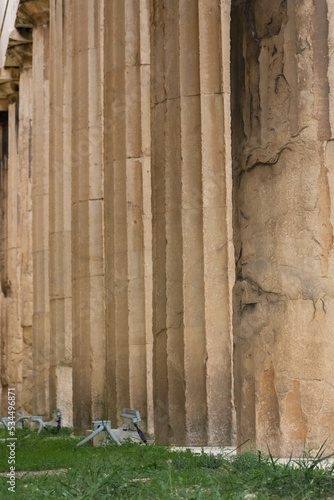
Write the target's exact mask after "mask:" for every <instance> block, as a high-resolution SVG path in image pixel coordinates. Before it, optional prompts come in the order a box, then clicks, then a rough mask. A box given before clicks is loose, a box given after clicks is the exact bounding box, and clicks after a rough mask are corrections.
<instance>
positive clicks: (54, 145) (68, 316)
mask: <svg viewBox="0 0 334 500" xmlns="http://www.w3.org/2000/svg"><path fill="white" fill-rule="evenodd" d="M71 25H72V18H71V5H70V2H63V1H60V0H52V1H51V2H50V324H51V331H50V405H51V407H52V408H61V409H62V411H63V418H64V425H69V426H71V425H72V418H73V417H72V413H73V408H72V280H71V258H72V256H71V133H72V127H71V125H72V124H71V113H72V110H71V96H72V92H71V83H72V61H71V55H72V54H71V50H72V43H71V38H72V33H71ZM52 408H51V409H52Z"/></svg>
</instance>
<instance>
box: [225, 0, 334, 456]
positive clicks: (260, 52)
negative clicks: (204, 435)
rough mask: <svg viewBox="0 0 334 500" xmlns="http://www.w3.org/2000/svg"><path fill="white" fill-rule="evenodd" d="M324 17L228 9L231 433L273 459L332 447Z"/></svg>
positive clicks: (295, 10) (288, 9)
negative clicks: (233, 266)
mask: <svg viewBox="0 0 334 500" xmlns="http://www.w3.org/2000/svg"><path fill="white" fill-rule="evenodd" d="M329 9H332V7H331V6H330V2H326V0H320V1H319V2H313V1H311V0H307V1H305V2H295V1H293V0H288V1H287V2H284V3H280V2H274V3H273V2H271V1H270V2H269V1H267V2H262V3H261V5H260V3H259V2H253V3H252V4H249V5H246V3H245V4H244V5H242V4H241V5H240V4H239V6H237V7H236V8H235V10H233V11H232V20H233V30H232V50H233V76H232V82H233V89H234V99H233V103H234V104H233V108H232V109H233V138H234V158H235V164H234V175H235V183H234V186H235V190H234V192H235V221H234V223H235V235H236V238H235V244H236V257H237V283H236V287H235V344H236V348H235V389H236V391H235V394H236V405H237V422H238V429H237V430H238V432H237V435H238V440H239V442H242V441H244V440H246V439H248V438H250V439H251V443H252V444H253V445H254V446H255V447H256V449H260V450H263V451H265V450H267V444H268V445H269V447H270V449H271V451H272V453H273V455H276V456H279V455H281V456H284V455H290V453H293V454H294V455H296V454H298V453H301V452H302V451H303V449H304V447H305V446H306V448H307V449H308V448H317V447H319V446H320V445H321V444H322V443H323V442H324V441H325V439H327V438H329V442H328V443H329V444H331V445H332V444H333V430H334V406H333V401H334V393H333V384H332V378H333V377H332V375H333V363H332V359H333V355H334V336H333V333H334V330H333V328H334V327H333V325H334V317H333V314H334V312H333V311H334V308H333V298H334V296H333V290H334V287H333V285H334V281H333V280H334V267H333V221H334V214H333V208H332V203H331V198H332V192H333V189H334V178H333V174H332V170H333V169H332V163H333V154H334V151H333V146H332V145H333V142H332V139H333V135H332V130H334V126H333V125H334V124H333V123H332V122H333V120H332V100H333V99H332V97H331V94H330V84H332V80H333V78H332V71H331V69H330V67H329V54H330V47H332V45H333V33H332V31H333V28H332V27H331V26H329V22H328V19H330V16H329ZM306 20H307V22H306Z"/></svg>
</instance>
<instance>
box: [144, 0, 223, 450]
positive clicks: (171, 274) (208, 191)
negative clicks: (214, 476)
mask: <svg viewBox="0 0 334 500" xmlns="http://www.w3.org/2000/svg"><path fill="white" fill-rule="evenodd" d="M229 24H230V15H229V1H225V2H219V1H218V0H210V1H200V2H198V3H197V2H196V6H195V5H194V2H190V1H179V0H175V1H164V0H155V1H154V2H153V12H152V29H153V32H152V38H151V50H152V85H153V88H152V92H153V95H152V190H153V198H152V200H153V210H152V211H153V276H154V279H153V333H154V405H155V432H156V435H157V437H158V438H159V439H160V440H162V441H171V442H186V443H187V444H200V443H203V444H204V443H206V442H208V443H210V444H213V443H216V444H222V443H225V444H228V443H230V442H231V439H232V397H231V315H230V312H231V309H230V281H229V277H230V276H231V272H230V269H229V241H230V239H231V227H230V226H231V222H230V219H229V218H230V213H231V199H230V194H228V193H229V191H230V190H231V179H230V172H231V159H230V99H229V95H230V82H229V45H230V42H229Z"/></svg>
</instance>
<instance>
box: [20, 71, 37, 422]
mask: <svg viewBox="0 0 334 500" xmlns="http://www.w3.org/2000/svg"><path fill="white" fill-rule="evenodd" d="M18 141H19V144H18V151H19V192H18V200H19V201H18V205H19V206H18V214H17V217H18V224H19V238H20V254H21V255H20V318H21V326H22V334H23V342H24V344H23V347H24V352H23V360H22V409H23V410H24V412H25V413H26V414H27V415H31V414H32V413H33V407H32V403H33V393H34V379H33V360H32V315H33V258H32V196H31V195H32V68H31V66H30V65H24V66H23V68H22V69H21V75H20V101H19V131H18Z"/></svg>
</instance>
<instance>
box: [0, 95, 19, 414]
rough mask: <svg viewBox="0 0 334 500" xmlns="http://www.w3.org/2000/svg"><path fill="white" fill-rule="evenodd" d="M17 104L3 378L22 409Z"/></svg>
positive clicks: (11, 135)
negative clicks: (13, 388) (5, 370)
mask: <svg viewBox="0 0 334 500" xmlns="http://www.w3.org/2000/svg"><path fill="white" fill-rule="evenodd" d="M17 107H18V103H13V104H10V105H9V109H8V177H7V183H8V188H7V214H6V218H7V259H6V260H7V262H6V275H5V276H2V278H6V281H7V286H8V287H7V289H6V293H5V297H6V299H5V302H4V306H5V311H6V312H5V314H6V316H7V321H6V323H7V324H6V327H7V375H8V382H9V384H10V386H11V387H15V392H16V404H17V407H20V408H21V406H22V358H23V348H24V346H23V337H22V327H21V318H20V303H19V299H20V248H19V234H18V228H19V220H18V210H19V198H18V192H19V155H18V127H19V123H18V119H17V117H18V113H17Z"/></svg>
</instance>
